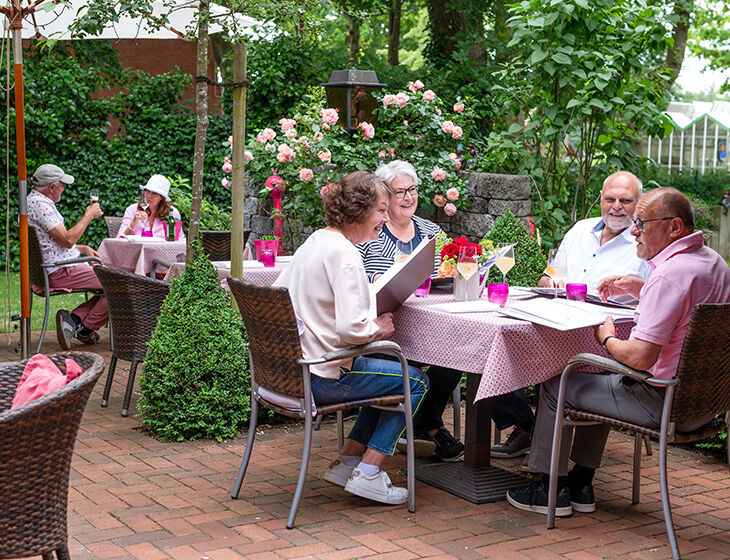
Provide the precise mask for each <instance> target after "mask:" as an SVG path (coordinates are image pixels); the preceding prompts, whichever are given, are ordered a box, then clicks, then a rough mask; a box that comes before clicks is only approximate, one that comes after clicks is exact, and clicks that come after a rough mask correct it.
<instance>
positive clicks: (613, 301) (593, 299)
mask: <svg viewBox="0 0 730 560" xmlns="http://www.w3.org/2000/svg"><path fill="white" fill-rule="evenodd" d="M530 289H531V290H532V291H533V292H535V293H536V294H538V295H541V296H543V297H548V298H551V297H555V291H556V288H530ZM557 296H558V297H559V298H564V297H565V289H564V288H557ZM586 301H587V302H588V303H595V304H596V305H605V306H608V307H623V308H631V309H633V308H635V307H636V305H637V304H638V303H639V300H638V299H636V298H634V297H633V296H632V295H629V294H624V295H620V296H611V297H610V298H608V300H607V301H603V300H602V299H601V298H600V297H598V296H597V295H594V294H588V295H587V296H586Z"/></svg>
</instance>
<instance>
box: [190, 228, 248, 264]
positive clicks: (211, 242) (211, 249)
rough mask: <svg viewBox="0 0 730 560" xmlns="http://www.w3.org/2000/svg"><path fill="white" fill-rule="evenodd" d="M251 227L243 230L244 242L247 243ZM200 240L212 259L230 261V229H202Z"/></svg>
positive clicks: (205, 251)
mask: <svg viewBox="0 0 730 560" xmlns="http://www.w3.org/2000/svg"><path fill="white" fill-rule="evenodd" d="M250 233H251V230H250V229H245V230H243V244H244V246H245V245H246V241H247V240H248V236H249V234H250ZM200 240H201V243H202V244H203V252H204V253H205V254H206V255H208V257H209V258H210V260H212V261H230V260H231V232H230V231H213V230H201V231H200Z"/></svg>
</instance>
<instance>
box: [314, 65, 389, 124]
mask: <svg viewBox="0 0 730 560" xmlns="http://www.w3.org/2000/svg"><path fill="white" fill-rule="evenodd" d="M385 85H386V84H381V83H380V82H378V77H377V76H376V75H375V72H374V71H373V70H357V69H356V68H352V69H350V70H334V71H333V72H332V74H330V80H329V82H327V83H326V84H322V86H324V88H325V91H326V92H327V105H328V106H329V107H332V108H334V109H337V110H338V112H339V114H340V122H341V123H342V126H344V127H345V129H347V130H348V131H353V130H356V129H357V125H358V124H360V123H361V122H369V123H370V124H375V123H374V120H375V108H376V106H377V101H375V98H374V97H373V96H372V95H371V92H373V91H376V90H379V89H381V88H383V87H385Z"/></svg>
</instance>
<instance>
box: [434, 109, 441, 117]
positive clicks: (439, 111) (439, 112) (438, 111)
mask: <svg viewBox="0 0 730 560" xmlns="http://www.w3.org/2000/svg"><path fill="white" fill-rule="evenodd" d="M435 111H436V114H437V115H441V109H439V108H438V107H436V109H435Z"/></svg>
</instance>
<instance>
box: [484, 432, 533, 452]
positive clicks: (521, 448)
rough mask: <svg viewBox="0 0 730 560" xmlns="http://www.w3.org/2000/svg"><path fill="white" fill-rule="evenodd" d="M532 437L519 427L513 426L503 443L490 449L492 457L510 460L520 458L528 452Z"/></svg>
mask: <svg viewBox="0 0 730 560" xmlns="http://www.w3.org/2000/svg"><path fill="white" fill-rule="evenodd" d="M531 444H532V436H530V434H528V433H527V432H526V431H525V430H523V429H522V428H520V427H519V426H515V429H514V430H512V433H511V434H510V435H509V437H508V438H507V439H506V441H505V442H504V443H498V444H497V445H493V446H492V448H491V453H492V457H495V458H497V459H512V458H513V457H520V456H522V455H524V454H525V453H527V452H528V451H529V450H530V445H531Z"/></svg>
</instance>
